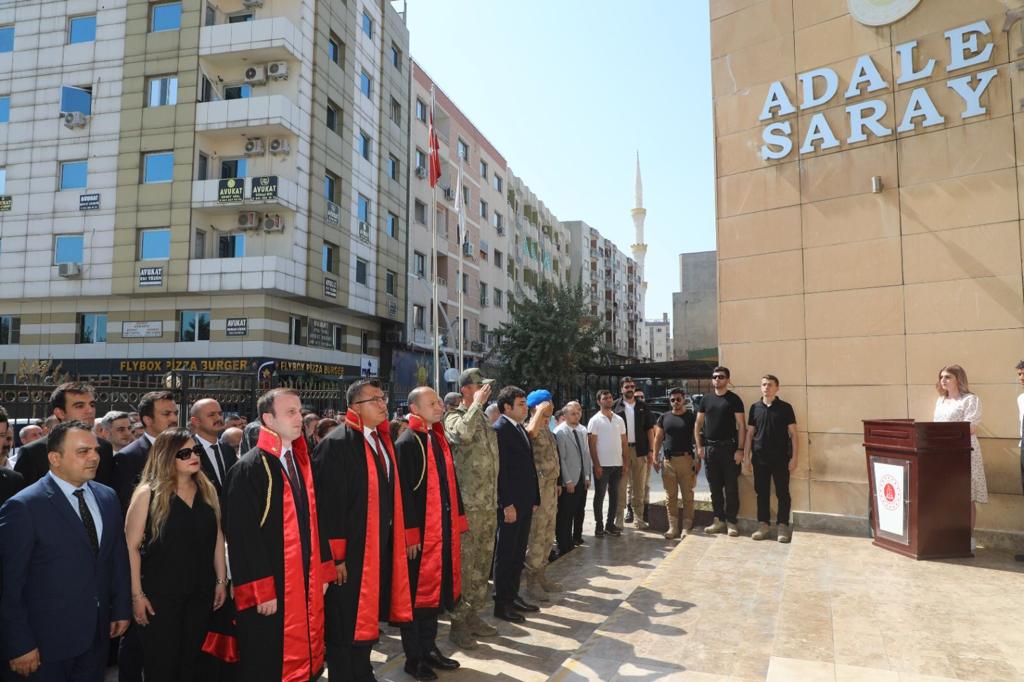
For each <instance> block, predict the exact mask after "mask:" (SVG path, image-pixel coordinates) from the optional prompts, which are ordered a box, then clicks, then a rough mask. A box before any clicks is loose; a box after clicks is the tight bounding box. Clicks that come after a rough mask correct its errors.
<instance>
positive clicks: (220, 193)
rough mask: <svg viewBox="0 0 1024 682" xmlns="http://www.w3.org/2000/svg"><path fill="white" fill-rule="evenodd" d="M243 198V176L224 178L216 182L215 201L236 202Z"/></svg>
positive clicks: (223, 202)
mask: <svg viewBox="0 0 1024 682" xmlns="http://www.w3.org/2000/svg"><path fill="white" fill-rule="evenodd" d="M244 198H245V178H224V179H223V180H221V181H219V182H218V183H217V202H218V203H221V204H229V203H237V202H239V201H241V200H242V199H244Z"/></svg>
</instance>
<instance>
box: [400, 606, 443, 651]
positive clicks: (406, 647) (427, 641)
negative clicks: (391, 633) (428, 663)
mask: <svg viewBox="0 0 1024 682" xmlns="http://www.w3.org/2000/svg"><path fill="white" fill-rule="evenodd" d="M436 648H437V614H436V613H432V614H430V615H418V616H416V617H414V618H413V621H412V622H411V623H409V624H408V625H403V626H402V651H404V652H405V658H406V660H408V661H418V660H420V659H421V658H423V657H424V656H426V655H427V654H429V653H430V652H431V651H433V650H434V649H436Z"/></svg>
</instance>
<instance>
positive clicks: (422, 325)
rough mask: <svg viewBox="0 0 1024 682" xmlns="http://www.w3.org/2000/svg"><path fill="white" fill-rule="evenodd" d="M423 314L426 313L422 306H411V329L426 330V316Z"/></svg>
mask: <svg viewBox="0 0 1024 682" xmlns="http://www.w3.org/2000/svg"><path fill="white" fill-rule="evenodd" d="M424 312H426V309H425V308H424V307H423V306H421V305H417V304H415V303H414V304H413V306H412V326H413V328H415V329H426V328H427V325H426V315H424Z"/></svg>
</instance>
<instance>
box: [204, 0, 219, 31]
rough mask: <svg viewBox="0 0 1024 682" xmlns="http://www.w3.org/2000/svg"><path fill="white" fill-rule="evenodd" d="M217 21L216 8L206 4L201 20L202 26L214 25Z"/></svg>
mask: <svg viewBox="0 0 1024 682" xmlns="http://www.w3.org/2000/svg"><path fill="white" fill-rule="evenodd" d="M216 23H217V8H216V7H214V6H213V5H210V4H207V5H206V16H205V18H204V20H203V26H214V25H216Z"/></svg>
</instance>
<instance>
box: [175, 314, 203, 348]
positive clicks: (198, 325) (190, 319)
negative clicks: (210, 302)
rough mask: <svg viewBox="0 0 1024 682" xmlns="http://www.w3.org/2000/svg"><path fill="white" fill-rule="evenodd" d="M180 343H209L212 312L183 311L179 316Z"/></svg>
mask: <svg viewBox="0 0 1024 682" xmlns="http://www.w3.org/2000/svg"><path fill="white" fill-rule="evenodd" d="M178 340H179V341H209V340H210V311H209V310H183V311H181V314H180V315H179V316H178Z"/></svg>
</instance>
